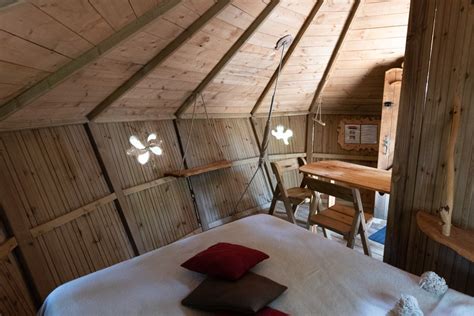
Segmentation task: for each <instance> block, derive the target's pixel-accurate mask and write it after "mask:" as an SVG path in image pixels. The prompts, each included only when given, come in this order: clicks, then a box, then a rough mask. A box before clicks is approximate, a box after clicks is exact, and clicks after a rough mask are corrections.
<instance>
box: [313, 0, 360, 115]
mask: <svg viewBox="0 0 474 316" xmlns="http://www.w3.org/2000/svg"><path fill="white" fill-rule="evenodd" d="M359 6H360V0H356V1H355V2H354V5H353V6H352V8H351V12H350V13H349V16H348V17H347V20H346V23H344V27H343V29H342V32H341V35H340V36H339V39H338V40H337V43H336V46H335V47H334V50H333V52H332V54H331V58H330V59H329V62H328V64H327V65H326V69H325V70H324V73H323V77H322V78H321V81H319V83H318V87H317V88H316V91H315V92H314V96H313V100H311V104H310V106H309V112H311V113H314V111H315V109H316V103H317V100H318V98H319V96H320V95H321V92H322V91H323V89H324V86H326V82H327V80H328V79H329V76H330V75H331V71H332V69H333V66H334V65H335V64H336V60H337V57H338V56H339V52H340V51H341V47H342V46H343V44H344V39H345V38H346V35H347V32H348V31H349V28H350V27H351V24H352V21H353V20H354V17H355V16H356V14H357V10H358V9H359Z"/></svg>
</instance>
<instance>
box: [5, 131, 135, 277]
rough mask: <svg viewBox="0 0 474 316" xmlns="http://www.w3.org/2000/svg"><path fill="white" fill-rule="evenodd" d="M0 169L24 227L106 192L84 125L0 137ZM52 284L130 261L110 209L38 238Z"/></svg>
mask: <svg viewBox="0 0 474 316" xmlns="http://www.w3.org/2000/svg"><path fill="white" fill-rule="evenodd" d="M0 154H1V155H0V157H1V161H0V162H1V163H0V168H1V169H0V170H1V172H2V175H3V176H4V177H6V181H8V182H10V183H11V185H12V187H13V188H14V190H15V193H16V195H17V196H18V198H19V200H21V208H20V209H15V210H11V209H6V210H5V212H23V213H24V214H25V215H26V218H27V219H28V225H29V228H30V229H31V228H34V227H36V226H38V225H41V224H43V223H46V222H48V221H50V220H53V219H55V218H57V217H59V216H61V215H65V214H67V213H68V212H70V211H72V210H74V209H77V208H78V207H81V206H83V205H85V204H88V203H90V202H93V201H95V200H97V199H99V198H101V197H103V196H105V195H107V194H109V193H110V191H109V189H108V187H107V184H106V182H105V180H104V177H103V175H102V171H101V170H100V167H99V165H98V163H97V161H96V158H95V156H94V152H93V149H92V147H91V144H90V142H89V139H88V137H87V134H86V132H85V130H84V128H83V126H78V125H77V126H68V127H58V128H48V129H40V130H28V131H22V132H15V133H2V134H0ZM37 241H38V244H39V248H40V252H41V255H42V256H43V257H44V259H45V261H46V262H47V266H48V269H49V273H50V274H51V278H52V279H53V280H54V282H55V284H56V285H59V284H61V283H64V282H66V281H69V280H71V279H74V278H77V277H79V276H82V275H84V274H87V273H90V272H94V271H96V270H99V269H102V268H105V267H108V266H110V265H112V264H114V263H117V262H120V261H123V260H125V259H128V258H130V257H131V256H133V252H132V249H131V247H130V244H129V241H128V239H127V236H126V234H125V231H124V229H123V226H122V223H121V221H120V218H119V215H118V213H117V210H116V208H115V206H114V205H113V204H112V203H110V204H106V205H104V206H102V207H100V208H99V209H97V210H96V211H94V212H92V213H89V214H86V215H84V216H82V217H79V218H77V219H75V220H73V221H70V222H69V223H67V224H65V225H63V226H61V227H59V228H56V229H54V230H52V231H50V232H47V233H45V234H44V235H41V236H39V237H37Z"/></svg>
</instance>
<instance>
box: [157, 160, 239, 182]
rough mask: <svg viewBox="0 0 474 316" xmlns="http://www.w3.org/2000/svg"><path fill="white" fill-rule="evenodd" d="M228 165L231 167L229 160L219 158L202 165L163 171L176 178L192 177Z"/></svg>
mask: <svg viewBox="0 0 474 316" xmlns="http://www.w3.org/2000/svg"><path fill="white" fill-rule="evenodd" d="M230 167H232V162H231V161H228V160H221V161H216V162H212V163H209V164H207V165H203V166H198V167H194V168H189V169H184V170H176V171H171V172H167V173H165V175H166V176H171V177H177V178H182V177H192V176H197V175H200V174H202V173H207V172H211V171H216V170H220V169H226V168H230Z"/></svg>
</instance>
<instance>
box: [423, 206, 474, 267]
mask: <svg viewBox="0 0 474 316" xmlns="http://www.w3.org/2000/svg"><path fill="white" fill-rule="evenodd" d="M416 222H417V224H418V227H419V228H420V229H421V231H422V232H423V233H425V234H426V236H428V237H429V238H430V239H432V240H434V241H436V242H438V243H440V244H442V245H444V246H446V247H449V248H451V249H452V250H454V251H455V252H456V253H458V254H459V255H460V256H463V257H464V258H466V259H467V260H469V261H471V262H474V231H470V230H466V229H461V228H457V227H455V226H451V235H450V236H449V237H447V236H444V235H443V234H442V233H441V220H440V219H439V218H438V217H437V216H434V215H431V214H429V213H427V212H423V211H420V212H418V213H417V214H416Z"/></svg>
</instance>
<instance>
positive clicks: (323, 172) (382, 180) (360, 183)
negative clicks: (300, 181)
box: [300, 160, 392, 193]
mask: <svg viewBox="0 0 474 316" xmlns="http://www.w3.org/2000/svg"><path fill="white" fill-rule="evenodd" d="M300 171H301V172H302V173H304V174H308V175H313V176H318V177H323V178H327V179H330V180H334V181H336V182H339V183H342V184H345V185H347V186H349V187H352V188H358V189H368V190H372V191H378V192H381V193H390V185H391V178H392V172H391V171H386V170H381V169H377V168H372V167H366V166H361V165H356V164H353V163H349V162H344V161H338V160H325V161H318V162H313V163H309V164H307V165H304V166H302V167H300Z"/></svg>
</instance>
